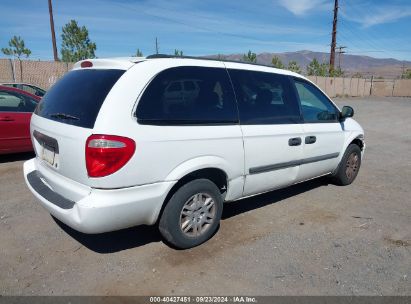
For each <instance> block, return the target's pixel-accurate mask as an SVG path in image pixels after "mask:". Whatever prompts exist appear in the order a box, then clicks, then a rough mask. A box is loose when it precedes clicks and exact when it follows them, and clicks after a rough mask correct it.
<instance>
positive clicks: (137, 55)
mask: <svg viewBox="0 0 411 304" xmlns="http://www.w3.org/2000/svg"><path fill="white" fill-rule="evenodd" d="M143 56H144V55H143V52H142V51H141V50H140V49H137V51H136V57H143Z"/></svg>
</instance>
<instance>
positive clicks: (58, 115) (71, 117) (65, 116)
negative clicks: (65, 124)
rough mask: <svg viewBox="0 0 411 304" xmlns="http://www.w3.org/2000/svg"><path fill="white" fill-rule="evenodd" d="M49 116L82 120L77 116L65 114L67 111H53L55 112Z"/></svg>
mask: <svg viewBox="0 0 411 304" xmlns="http://www.w3.org/2000/svg"><path fill="white" fill-rule="evenodd" d="M49 116H50V117H53V118H60V119H71V120H80V118H78V117H76V116H73V115H70V114H65V113H53V114H50V115H49Z"/></svg>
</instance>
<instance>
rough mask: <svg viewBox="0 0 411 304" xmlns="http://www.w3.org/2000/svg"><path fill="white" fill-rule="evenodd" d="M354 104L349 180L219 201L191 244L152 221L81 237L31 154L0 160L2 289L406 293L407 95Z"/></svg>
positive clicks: (410, 133)
mask: <svg viewBox="0 0 411 304" xmlns="http://www.w3.org/2000/svg"><path fill="white" fill-rule="evenodd" d="M337 103H338V104H339V105H351V106H353V107H354V109H355V111H356V114H355V118H356V119H357V121H359V122H360V123H361V124H362V126H363V127H364V129H365V132H366V144H367V150H366V155H365V159H364V161H363V165H362V169H361V170H360V173H359V175H358V177H357V180H356V181H355V182H354V184H353V185H351V186H348V187H337V186H334V185H331V184H328V183H327V180H326V179H324V178H322V179H317V180H312V181H309V182H306V183H303V184H299V185H296V186H293V187H291V188H288V189H285V190H279V191H274V192H270V193H267V194H264V195H260V196H256V197H253V198H249V199H244V200H241V201H237V202H232V203H230V204H226V205H225V209H224V215H223V220H222V223H221V227H220V230H219V231H218V233H217V234H216V235H215V236H214V238H213V239H212V240H211V241H209V242H207V243H206V244H204V245H202V246H199V247H197V248H194V249H191V250H186V251H177V250H174V249H171V248H169V247H167V246H166V245H165V244H164V243H163V242H162V241H161V240H160V236H159V234H158V233H157V230H156V229H155V228H153V227H137V228H132V229H127V230H123V231H119V232H113V233H107V234H102V235H84V234H80V233H78V232H75V231H73V230H71V229H70V228H68V227H66V226H64V225H63V224H59V225H57V224H56V222H55V220H54V219H53V218H52V217H51V216H50V215H49V214H48V213H47V212H46V211H45V210H44V209H43V208H42V207H41V206H40V205H39V204H38V203H37V201H36V199H35V198H34V197H33V196H32V195H31V193H30V192H29V190H28V189H27V188H26V186H25V184H24V181H23V176H22V166H23V162H24V161H25V160H26V159H29V158H31V157H32V155H30V154H24V155H18V156H2V157H1V158H0V244H1V245H0V294H1V295H32V294H34V295H120V294H121V295H245V294H246V295H274V294H275V295H411V284H410V277H411V251H410V250H411V247H410V244H411V182H410V176H411V124H410V117H411V99H406V98H384V99H383V98H374V99H367V100H364V99H348V100H337Z"/></svg>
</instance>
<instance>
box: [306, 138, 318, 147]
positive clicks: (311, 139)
mask: <svg viewBox="0 0 411 304" xmlns="http://www.w3.org/2000/svg"><path fill="white" fill-rule="evenodd" d="M316 141H317V137H315V136H307V137H306V138H305V140H304V142H305V143H306V144H307V145H310V144H313V143H315V142H316Z"/></svg>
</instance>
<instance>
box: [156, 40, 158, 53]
mask: <svg viewBox="0 0 411 304" xmlns="http://www.w3.org/2000/svg"><path fill="white" fill-rule="evenodd" d="M156 54H157V55H158V41H157V37H156Z"/></svg>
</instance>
